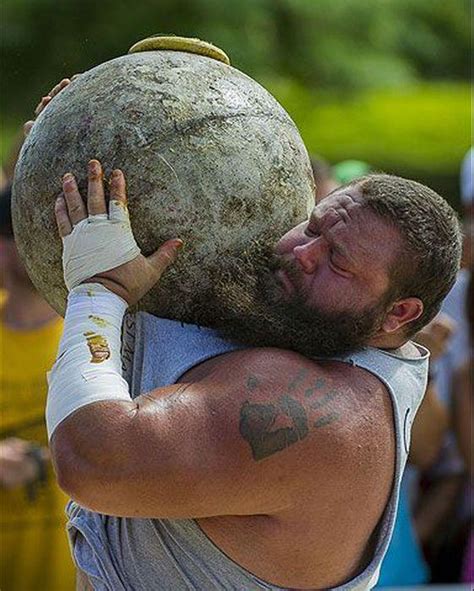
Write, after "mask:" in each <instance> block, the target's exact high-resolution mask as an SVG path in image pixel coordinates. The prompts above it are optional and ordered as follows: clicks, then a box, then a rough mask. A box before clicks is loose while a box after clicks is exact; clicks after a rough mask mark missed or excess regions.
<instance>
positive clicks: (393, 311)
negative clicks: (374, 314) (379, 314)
mask: <svg viewBox="0 0 474 591" xmlns="http://www.w3.org/2000/svg"><path fill="white" fill-rule="evenodd" d="M422 314H423V302H422V301H421V300H420V299H419V298H404V299H402V300H397V301H396V302H394V303H393V304H392V306H391V308H390V310H389V311H388V312H387V314H386V316H385V319H384V321H383V323H382V327H381V330H382V331H383V332H385V333H386V334H393V333H395V332H397V331H398V330H399V329H400V328H401V327H402V326H404V325H406V324H408V323H409V322H413V321H414V320H416V319H417V318H419V317H420V316H421V315H422Z"/></svg>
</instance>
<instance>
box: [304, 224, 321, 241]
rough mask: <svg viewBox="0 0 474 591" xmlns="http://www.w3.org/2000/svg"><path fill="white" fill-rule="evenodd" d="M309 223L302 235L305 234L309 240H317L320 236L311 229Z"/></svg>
mask: <svg viewBox="0 0 474 591" xmlns="http://www.w3.org/2000/svg"><path fill="white" fill-rule="evenodd" d="M310 224H311V222H308V225H307V226H306V228H305V229H304V233H305V234H306V236H309V237H310V238H317V237H318V236H320V233H319V232H318V231H317V230H315V229H312V228H311V225H310Z"/></svg>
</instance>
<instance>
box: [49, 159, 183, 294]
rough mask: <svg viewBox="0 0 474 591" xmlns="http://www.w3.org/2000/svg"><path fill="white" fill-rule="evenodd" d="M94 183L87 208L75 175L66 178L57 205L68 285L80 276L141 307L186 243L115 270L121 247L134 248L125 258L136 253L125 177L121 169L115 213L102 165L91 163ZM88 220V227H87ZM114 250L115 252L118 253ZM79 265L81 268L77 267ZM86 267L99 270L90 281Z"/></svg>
mask: <svg viewBox="0 0 474 591" xmlns="http://www.w3.org/2000/svg"><path fill="white" fill-rule="evenodd" d="M88 181H89V183H88V190H87V203H86V204H85V203H84V201H83V199H82V197H81V195H80V193H79V189H78V187H77V183H76V179H75V178H74V176H73V175H72V174H71V173H68V174H66V175H64V178H63V191H64V196H62V197H59V198H58V199H57V201H56V205H55V214H56V221H57V224H58V229H59V234H60V236H61V238H62V239H63V244H64V246H65V254H67V257H66V258H63V263H64V270H65V279H66V284H68V286H69V285H72V286H74V285H73V284H72V279H71V277H72V278H77V274H78V273H79V274H80V276H81V280H80V281H78V283H101V284H102V285H104V287H106V288H107V289H109V290H110V291H112V292H114V293H115V294H117V295H118V296H120V297H121V298H122V299H124V300H125V301H126V302H127V303H128V304H129V305H133V304H136V303H137V302H138V301H139V300H140V299H141V298H142V297H143V296H144V295H145V294H146V293H147V292H148V291H149V290H150V289H151V288H152V287H153V285H155V283H156V282H157V281H158V280H159V279H160V277H161V275H162V274H163V272H164V271H165V270H166V269H167V267H168V266H169V265H170V264H171V263H173V262H174V261H175V259H176V257H177V254H178V250H179V249H180V248H181V246H182V244H183V243H182V241H181V240H179V239H172V240H168V241H166V242H165V243H164V244H163V245H162V246H161V247H160V248H159V249H158V250H157V251H156V252H155V253H153V254H152V255H150V256H149V257H145V256H143V255H142V254H138V256H133V255H132V256H133V258H132V259H131V260H128V261H127V262H125V263H123V264H118V265H116V266H114V267H113V268H111V263H110V261H111V259H114V260H115V259H116V258H117V257H116V256H112V255H115V254H118V255H120V249H121V247H124V246H125V247H128V246H129V245H130V244H131V245H132V246H131V249H130V248H129V249H128V250H127V248H125V251H126V252H125V256H126V254H127V252H130V250H131V251H132V252H135V251H134V250H133V246H134V244H135V243H134V240H133V235H132V230H131V227H130V222H129V219H128V209H127V196H126V186H125V177H124V175H123V172H122V171H121V170H114V171H113V172H112V175H111V179H110V189H109V211H107V205H106V201H105V192H104V180H103V172H102V166H101V164H100V162H99V161H98V160H91V161H90V162H89V165H88ZM84 221H87V223H85V224H84V223H83V222H84ZM105 240H109V241H110V242H109V243H107V242H105ZM135 248H136V246H135ZM66 249H67V253H66ZM110 249H114V250H113V252H112V253H111V252H110ZM74 265H75V266H76V268H73V267H74ZM84 267H85V268H86V269H88V270H89V269H93V270H94V271H93V274H92V275H91V276H89V277H87V276H84ZM102 269H103V270H102ZM68 274H69V275H68ZM68 277H69V278H70V279H69V282H68Z"/></svg>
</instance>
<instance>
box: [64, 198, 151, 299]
mask: <svg viewBox="0 0 474 591" xmlns="http://www.w3.org/2000/svg"><path fill="white" fill-rule="evenodd" d="M139 254H140V248H139V247H138V245H137V243H136V241H135V238H134V236H133V232H132V228H131V226H130V218H129V216H128V209H127V206H126V205H125V204H123V203H121V202H119V201H115V200H112V201H110V203H109V213H108V214H106V213H101V214H97V215H90V216H89V217H87V218H86V219H84V220H82V221H80V222H79V223H77V224H76V225H75V226H74V228H73V230H72V232H71V233H70V234H68V235H67V236H65V237H64V238H63V270H64V282H65V283H66V287H67V288H68V289H69V290H71V289H73V288H74V287H76V286H77V285H80V284H81V283H82V282H83V281H87V279H90V278H91V277H94V275H97V274H98V273H103V272H105V271H110V269H114V268H115V267H118V266H119V265H123V264H125V263H128V262H129V261H131V260H133V259H134V258H135V257H137V256H138V255H139Z"/></svg>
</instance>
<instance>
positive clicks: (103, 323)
mask: <svg viewBox="0 0 474 591" xmlns="http://www.w3.org/2000/svg"><path fill="white" fill-rule="evenodd" d="M89 320H92V322H93V323H94V324H97V326H100V327H101V328H105V327H106V326H110V322H107V320H104V318H101V317H100V316H94V314H89ZM85 334H87V333H85Z"/></svg>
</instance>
